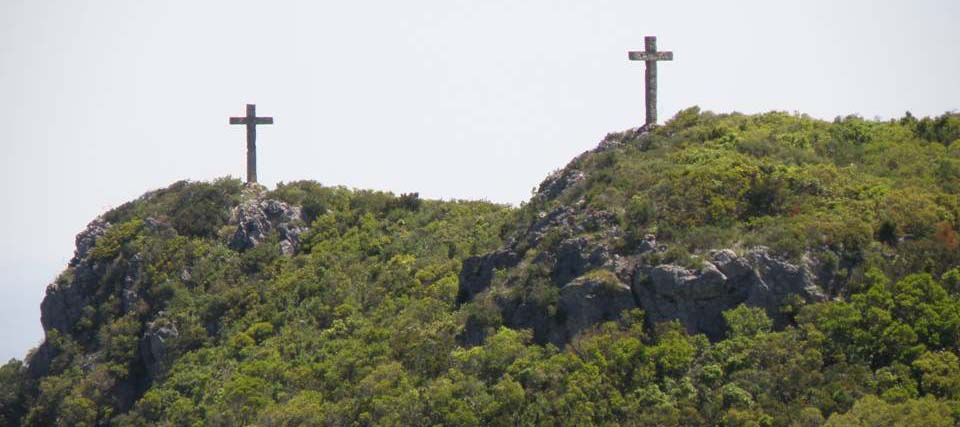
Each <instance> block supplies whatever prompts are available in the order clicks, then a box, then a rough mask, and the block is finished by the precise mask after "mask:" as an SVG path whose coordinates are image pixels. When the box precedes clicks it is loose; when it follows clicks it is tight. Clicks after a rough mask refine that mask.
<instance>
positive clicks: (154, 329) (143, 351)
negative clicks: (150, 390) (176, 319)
mask: <svg viewBox="0 0 960 427" xmlns="http://www.w3.org/2000/svg"><path fill="white" fill-rule="evenodd" d="M179 336H180V332H179V331H178V330H177V327H176V326H175V325H174V324H173V323H172V322H170V321H168V320H167V319H165V318H164V317H163V313H162V312H161V313H160V314H159V315H158V319H157V320H154V321H153V322H150V323H149V324H148V325H147V328H146V331H144V333H143V338H141V340H140V358H141V359H142V361H143V365H144V366H145V367H146V369H147V374H148V375H149V376H150V379H151V380H155V379H156V378H157V377H158V376H159V375H160V374H161V373H162V372H163V369H164V368H165V363H166V362H167V355H168V354H169V353H170V343H171V341H172V340H174V339H176V338H177V337H179Z"/></svg>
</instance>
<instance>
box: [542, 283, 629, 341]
mask: <svg viewBox="0 0 960 427" xmlns="http://www.w3.org/2000/svg"><path fill="white" fill-rule="evenodd" d="M636 307H637V305H636V302H635V301H634V299H633V293H632V292H631V290H630V287H629V286H627V285H625V284H623V283H620V282H607V281H598V280H582V281H574V282H570V283H568V284H567V285H566V286H564V287H563V288H561V289H560V302H559V303H558V305H557V311H558V313H559V315H560V317H561V318H563V322H562V324H563V337H562V338H563V342H560V343H559V344H560V345H562V344H563V343H565V342H567V341H569V340H570V339H571V338H573V337H574V336H576V335H577V334H579V333H580V332H582V331H584V330H586V329H588V328H590V327H591V326H593V325H596V324H598V323H602V322H607V321H610V320H616V319H618V318H619V317H620V313H622V312H623V311H626V310H630V309H633V308H636ZM555 344H557V343H555Z"/></svg>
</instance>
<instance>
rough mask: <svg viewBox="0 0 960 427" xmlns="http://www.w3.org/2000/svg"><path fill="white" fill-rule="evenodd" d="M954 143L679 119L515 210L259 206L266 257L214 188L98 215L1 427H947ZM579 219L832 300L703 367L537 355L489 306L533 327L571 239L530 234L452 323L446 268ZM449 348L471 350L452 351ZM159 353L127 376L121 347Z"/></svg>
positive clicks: (954, 263)
mask: <svg viewBox="0 0 960 427" xmlns="http://www.w3.org/2000/svg"><path fill="white" fill-rule="evenodd" d="M956 120H957V118H956V116H955V115H945V116H941V117H939V118H930V119H920V120H917V119H914V118H912V117H907V118H904V119H903V120H899V121H892V122H874V121H868V120H863V119H861V118H858V117H845V118H839V119H838V120H836V121H835V122H833V123H828V122H822V121H817V120H813V119H810V118H809V117H805V116H799V115H791V114H786V113H778V112H773V113H767V114H760V115H753V116H747V115H742V114H729V115H717V114H713V113H709V112H702V111H700V110H699V109H698V108H691V109H688V110H684V111H683V112H681V113H679V114H678V115H677V116H676V117H674V118H673V119H671V120H670V121H668V122H667V124H665V125H664V126H662V127H657V128H655V129H654V130H653V131H652V132H651V133H650V134H647V135H644V136H642V137H640V138H638V139H637V140H632V141H626V143H625V144H621V145H616V146H612V147H610V148H608V149H606V150H603V151H599V152H596V153H591V154H588V155H585V156H582V157H580V158H578V159H577V160H576V161H575V162H574V164H573V165H574V166H575V167H576V168H577V169H578V171H580V172H582V174H583V176H584V179H583V180H582V181H580V182H578V183H577V184H575V185H573V186H571V187H570V188H568V189H567V190H565V191H564V192H563V193H562V194H560V195H558V196H557V197H556V198H554V199H550V198H546V197H535V198H534V199H532V200H531V202H530V203H528V204H525V205H524V206H523V207H522V208H520V209H510V208H507V207H504V206H498V205H494V204H490V203H485V202H466V201H449V202H441V201H433V200H424V199H420V198H419V195H417V194H416V193H413V194H406V195H400V196H399V197H398V196H395V195H393V194H389V193H382V192H374V191H363V190H350V189H347V188H343V187H324V186H321V185H320V184H317V183H314V182H308V181H301V182H294V183H289V184H281V185H279V186H278V187H277V189H276V190H274V191H272V192H270V193H268V194H267V197H272V198H275V199H279V200H283V201H285V202H288V203H292V204H295V205H299V206H302V208H303V213H304V220H305V223H306V224H307V225H308V227H309V228H308V230H307V231H306V233H305V234H304V235H302V236H301V246H300V250H299V251H298V252H297V253H296V254H294V255H292V256H281V255H280V254H279V250H278V249H279V248H278V243H277V240H276V236H274V237H272V238H270V239H268V240H267V241H266V242H264V243H262V244H261V245H259V246H257V247H256V248H253V249H250V250H247V251H244V252H243V253H238V252H235V251H233V250H231V249H229V248H228V247H227V239H226V236H227V235H229V231H230V228H228V224H227V221H228V218H229V214H230V211H231V210H232V209H233V208H234V207H235V206H236V205H237V203H238V202H239V201H240V199H241V193H242V192H243V191H244V190H243V189H242V186H241V184H240V183H239V182H238V181H236V180H218V181H215V182H213V183H188V182H180V183H177V184H174V185H172V186H171V187H168V188H166V189H163V190H159V191H156V192H152V193H148V194H147V195H145V196H144V197H142V198H140V199H138V200H136V201H133V202H131V203H128V204H126V205H124V206H121V207H120V208H118V209H115V210H113V211H111V212H108V213H107V214H105V215H104V218H105V219H106V220H107V221H109V222H110V223H111V224H113V225H112V226H111V227H110V228H109V229H108V231H107V232H106V234H105V235H104V236H103V237H101V238H100V239H99V240H98V241H97V243H96V245H95V247H94V248H93V250H92V252H91V256H92V257H93V258H94V260H96V261H98V265H99V267H98V268H99V269H102V271H101V270H98V281H96V282H95V283H92V284H89V285H88V286H89V287H90V288H91V289H85V294H84V296H85V299H84V300H83V307H78V313H80V320H79V322H78V325H77V327H76V328H75V330H72V331H70V332H68V333H63V334H61V333H59V332H58V331H49V332H48V335H47V341H46V343H45V344H44V347H43V348H42V350H38V351H36V352H34V355H33V356H31V360H32V361H36V362H37V363H38V365H36V366H39V364H40V362H41V361H42V362H44V363H46V364H47V365H49V366H48V367H47V369H46V371H47V372H46V374H45V375H42V376H41V377H39V378H31V377H30V376H29V375H27V371H28V368H27V367H25V365H24V364H23V363H21V362H17V361H13V362H10V363H8V364H7V365H5V366H3V367H2V368H0V417H2V418H0V424H5V425H16V424H18V423H19V424H21V425H31V426H46V425H78V426H81V425H117V426H146V425H187V426H200V425H210V426H228V425H265V426H299V425H304V426H320V425H465V426H470V425H476V426H480V425H494V426H515V425H565V426H566V425H583V426H588V425H589V426H592V425H602V426H613V425H632V426H681V425H723V426H739V425H744V426H777V427H780V426H783V427H787V426H798V427H799V426H820V425H829V426H846V425H934V426H935V425H956V423H957V421H960V417H958V415H960V411H958V410H957V408H958V407H960V403H958V402H960V383H958V380H957V378H960V362H958V354H960V269H958V265H960V254H958V251H957V247H958V243H957V235H956V231H957V230H956V226H957V221H958V215H960V201H958V198H957V194H958V191H960V151H958V150H957V147H955V144H953V142H954V141H955V140H956V133H957V132H956V129H957V122H956ZM951 139H952V140H951ZM246 194H247V193H244V195H243V196H242V197H248V196H247V195H246ZM580 200H583V201H584V204H583V206H585V207H586V209H588V210H589V211H590V212H593V213H596V212H600V211H605V212H607V213H609V214H610V215H609V217H610V218H618V219H619V220H620V223H619V224H618V225H619V226H622V227H623V230H624V231H625V233H624V234H621V235H619V237H616V238H619V239H621V240H620V242H619V243H618V242H615V241H602V240H603V239H606V238H608V237H607V234H606V233H604V231H607V230H606V229H605V228H603V227H605V226H598V225H596V224H594V223H589V221H586V222H584V223H583V224H580V225H583V227H582V229H583V230H584V231H583V237H586V238H588V239H593V240H592V241H600V242H599V243H602V244H607V243H610V247H613V248H618V250H621V251H623V252H629V251H631V250H632V249H634V248H635V246H632V245H633V244H639V243H642V242H640V241H639V240H640V239H642V238H643V237H644V236H645V235H646V234H655V235H656V237H657V241H658V244H659V245H666V247H667V248H668V250H667V251H665V252H661V251H650V252H649V253H647V254H644V255H643V256H644V257H645V258H644V259H643V260H644V261H649V262H677V263H682V264H685V265H690V266H693V267H696V266H698V265H702V264H703V259H704V255H705V254H704V252H705V251H707V250H709V249H715V248H720V247H734V248H736V247H749V246H752V245H765V246H769V247H770V248H772V250H773V251H774V252H778V253H780V254H785V255H788V256H793V257H797V258H798V259H799V258H800V257H803V256H810V257H812V258H815V259H816V261H817V262H818V263H819V264H818V265H820V266H823V267H824V268H826V269H828V270H830V271H833V272H836V274H837V277H838V278H837V279H836V280H835V283H832V284H831V286H832V288H831V289H829V291H831V292H832V295H831V296H834V297H836V298H832V299H830V300H828V301H825V302H821V303H815V304H814V303H811V304H800V303H799V301H792V302H791V305H790V307H788V308H786V309H785V311H783V312H781V314H783V315H785V317H787V318H788V322H787V323H788V324H787V326H786V327H785V328H782V329H778V330H774V329H773V327H772V322H771V319H770V318H769V317H768V316H767V314H766V313H765V312H764V311H763V310H760V309H757V308H751V307H748V306H739V307H737V308H735V309H733V310H729V311H727V312H725V313H724V319H725V321H726V323H727V326H728V331H729V332H728V337H727V338H726V339H723V340H719V341H717V342H709V341H708V340H707V339H706V338H705V337H703V336H700V335H691V334H690V333H688V331H686V330H684V329H683V327H682V326H681V325H680V323H678V322H667V323H663V324H648V322H647V320H646V319H645V317H644V315H643V313H642V312H641V311H640V310H634V311H630V312H627V313H624V314H623V315H622V316H621V318H620V319H619V320H617V321H613V322H607V323H604V324H600V325H595V327H593V328H589V329H587V330H586V331H584V332H582V333H581V334H580V335H578V336H576V337H574V338H573V339H572V340H571V342H570V343H569V344H568V345H567V346H566V347H565V348H563V349H558V348H556V347H554V346H552V345H545V346H544V345H537V344H535V343H534V342H533V339H532V338H533V336H534V332H533V331H529V330H512V329H509V328H505V327H503V326H502V325H503V324H509V323H507V322H506V321H505V319H502V318H501V315H500V311H499V310H498V307H499V305H500V304H513V303H516V304H528V305H529V306H532V307H540V308H543V310H544V311H545V312H546V314H550V310H554V313H553V314H556V313H555V311H556V306H557V302H558V300H559V296H560V288H559V287H558V286H557V285H556V284H554V283H552V281H551V280H550V277H549V273H550V270H549V269H548V268H546V267H544V265H543V263H538V261H537V260H538V259H540V258H538V257H537V255H538V254H537V253H535V252H537V249H539V250H546V248H553V247H557V246H559V245H561V244H562V243H563V242H564V241H566V239H569V238H570V237H571V236H569V235H567V234H565V233H561V232H558V231H553V232H550V233H547V234H545V235H544V236H542V240H541V241H540V242H539V246H538V247H537V248H536V249H534V250H531V251H529V253H526V254H523V260H522V262H521V265H520V266H519V267H517V268H514V269H512V270H510V271H507V270H508V269H505V270H504V271H501V272H500V273H499V274H496V275H495V277H494V278H493V283H494V287H497V286H499V285H502V284H503V283H505V281H506V280H507V279H510V280H516V281H517V282H518V283H520V284H521V286H518V287H517V288H515V289H512V290H505V291H503V292H502V293H489V294H481V296H479V297H478V298H477V299H476V300H475V301H474V302H473V303H470V304H466V305H463V306H462V307H458V306H457V300H456V298H457V289H458V277H459V275H460V272H461V271H460V270H461V267H462V264H463V262H464V260H466V258H467V257H470V256H473V255H478V254H483V253H489V252H490V251H493V250H495V249H496V248H499V247H501V246H502V244H503V243H504V238H510V237H512V236H513V235H514V234H512V233H518V232H522V231H523V230H525V229H526V228H528V227H529V225H530V224H531V223H533V222H534V221H536V220H537V219H538V218H539V215H540V213H541V212H549V211H550V210H552V209H554V208H557V207H560V206H562V205H566V206H572V205H575V204H578V203H579V201H580ZM578 219H579V218H578ZM610 234H611V235H615V234H616V233H610ZM620 255H624V254H620ZM628 255H629V254H628ZM541 258H543V257H541ZM100 261H102V262H100ZM84 274H87V272H85V271H80V270H79V269H78V270H77V271H74V270H73V269H70V270H68V271H66V272H65V273H64V274H63V275H62V277H61V278H60V279H58V283H59V284H60V285H61V286H67V285H69V284H70V283H71V282H73V281H74V280H75V279H76V278H77V277H78V276H79V277H83V275H84ZM586 275H587V277H586V279H587V280H593V281H596V282H600V283H605V284H610V285H616V284H618V283H619V282H620V280H619V279H618V278H617V277H616V275H615V274H614V273H613V272H611V271H610V270H608V269H605V268H598V269H593V270H591V271H589V272H587V274H586ZM540 314H544V313H539V312H538V314H537V315H540ZM467 322H474V323H475V324H474V326H476V325H479V326H480V327H481V328H480V329H483V330H485V333H486V334H487V335H486V340H485V342H484V344H482V345H478V346H475V347H469V348H466V347H463V346H462V345H461V344H460V341H458V336H460V335H461V334H462V333H463V332H464V330H465V326H466V323H467ZM161 327H162V328H163V330H164V331H168V332H169V333H168V334H166V335H164V341H163V352H164V353H163V355H162V359H163V360H162V361H160V364H159V370H158V371H156V372H152V373H151V374H150V375H147V373H146V372H145V370H146V367H145V364H144V356H145V355H144V352H145V351H146V350H150V351H151V352H153V351H154V349H150V348H148V347H146V346H145V345H144V341H143V337H144V335H145V332H146V331H147V330H148V328H149V329H150V330H156V329H158V328H161ZM172 331H176V332H175V333H173V332H172ZM150 354H151V356H154V354H153V353H150Z"/></svg>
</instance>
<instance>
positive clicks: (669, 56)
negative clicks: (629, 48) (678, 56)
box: [628, 51, 673, 61]
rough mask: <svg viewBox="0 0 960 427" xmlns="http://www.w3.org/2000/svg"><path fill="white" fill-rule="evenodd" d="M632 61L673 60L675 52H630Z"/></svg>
mask: <svg viewBox="0 0 960 427" xmlns="http://www.w3.org/2000/svg"><path fill="white" fill-rule="evenodd" d="M628 54H629V55H630V60H631V61H673V52H653V53H650V52H643V51H641V52H628Z"/></svg>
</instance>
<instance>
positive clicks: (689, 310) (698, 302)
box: [459, 237, 827, 346]
mask: <svg viewBox="0 0 960 427" xmlns="http://www.w3.org/2000/svg"><path fill="white" fill-rule="evenodd" d="M649 239H650V240H652V237H651V238H649ZM650 245H651V246H653V245H655V243H654V242H651V243H650ZM561 246H562V247H566V246H571V245H561ZM577 247H579V248H581V249H582V254H581V255H582V256H580V257H572V256H568V257H562V258H565V259H566V260H567V261H573V260H575V259H579V260H581V261H582V263H583V264H584V265H588V267H589V268H588V269H586V270H589V271H585V269H581V268H580V267H578V266H560V265H557V266H556V267H555V270H554V271H555V272H556V271H569V272H573V271H576V272H577V274H579V276H578V277H576V278H574V279H572V280H569V281H568V282H566V284H565V285H563V286H562V287H561V289H560V297H559V300H558V301H557V306H556V310H555V312H556V314H554V315H550V314H549V313H550V310H549V308H548V307H538V306H535V305H533V304H531V303H530V302H520V301H511V300H508V299H506V298H496V299H495V301H496V302H497V306H498V307H499V310H500V313H501V318H502V320H503V324H505V325H506V326H509V327H512V328H522V329H532V330H533V331H534V337H535V339H536V340H537V341H538V342H541V343H546V342H550V343H553V344H555V345H558V346H563V345H565V344H566V343H567V342H569V340H570V339H571V338H573V337H574V336H575V335H576V334H578V333H580V332H581V331H583V330H585V329H587V328H589V327H591V326H593V325H594V324H597V323H600V322H604V321H608V320H613V319H616V318H618V317H619V316H620V314H621V313H622V312H623V311H625V310H629V309H632V308H637V307H639V308H642V309H643V310H644V311H645V313H646V314H647V319H648V321H649V322H651V323H658V322H663V321H667V320H674V319H676V320H679V321H680V322H681V323H682V324H683V325H684V327H685V328H686V329H687V330H688V331H689V332H691V333H704V334H706V335H707V336H708V337H710V338H711V339H718V338H721V337H722V336H723V333H724V330H725V324H724V321H723V316H722V313H723V312H724V311H726V310H729V309H732V308H735V307H737V306H738V305H740V304H746V305H749V306H754V307H761V308H763V309H764V310H766V312H767V314H768V315H769V316H770V317H771V318H772V319H774V321H775V323H777V324H779V325H782V324H783V323H784V322H785V321H786V319H785V318H784V317H783V314H782V313H781V310H780V309H781V307H782V306H783V305H784V304H785V303H787V302H788V297H791V296H794V295H795V296H797V297H799V298H801V299H802V300H804V301H807V302H816V301H823V300H825V299H826V298H827V296H826V295H825V293H824V292H823V290H822V289H821V288H820V287H819V286H818V285H817V284H816V278H817V270H818V266H817V265H816V264H815V263H814V262H813V261H812V260H811V259H809V258H804V260H803V262H801V263H799V264H792V263H790V262H788V261H786V260H782V259H779V258H776V257H774V256H772V255H770V253H769V252H768V250H767V249H766V248H762V247H759V248H754V249H751V250H749V251H747V252H746V253H745V254H743V255H742V256H741V255H737V254H736V253H735V252H734V251H732V250H730V249H723V250H717V251H712V252H710V253H709V254H708V255H707V257H706V259H705V260H704V262H703V266H702V267H701V268H699V269H690V268H687V267H683V266H679V265H674V264H661V265H656V266H649V265H636V264H635V263H632V262H630V260H627V259H624V258H620V257H616V256H613V257H610V258H609V260H607V261H606V262H605V263H604V264H603V265H596V264H594V263H593V262H592V261H596V258H597V256H596V254H595V253H594V252H596V248H593V247H590V245H582V244H580V245H577ZM517 261H518V260H517V258H516V255H514V254H511V253H508V252H495V253H492V254H488V255H485V256H481V257H474V258H471V259H469V260H467V261H466V262H464V270H463V272H462V273H461V281H460V295H459V296H460V302H461V303H463V302H467V301H469V300H472V299H473V298H474V297H475V296H476V295H478V294H480V293H482V292H484V291H486V290H487V289H488V288H489V287H490V286H491V278H492V276H493V270H494V269H499V268H504V267H508V266H512V265H514V264H516V263H517ZM598 269H606V270H608V271H611V274H603V275H596V274H591V272H593V271H596V270H598ZM614 270H616V271H617V274H616V275H615V274H613V271H614ZM584 273H586V274H584ZM598 276H599V277H603V280H598V279H597V277H598ZM508 286H509V285H508ZM478 327H480V326H478V324H477V322H468V327H467V331H465V333H464V335H463V338H464V341H465V344H468V345H475V344H479V343H480V342H482V340H483V337H484V332H483V331H480V330H476V328H478ZM471 328H472V329H471Z"/></svg>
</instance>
